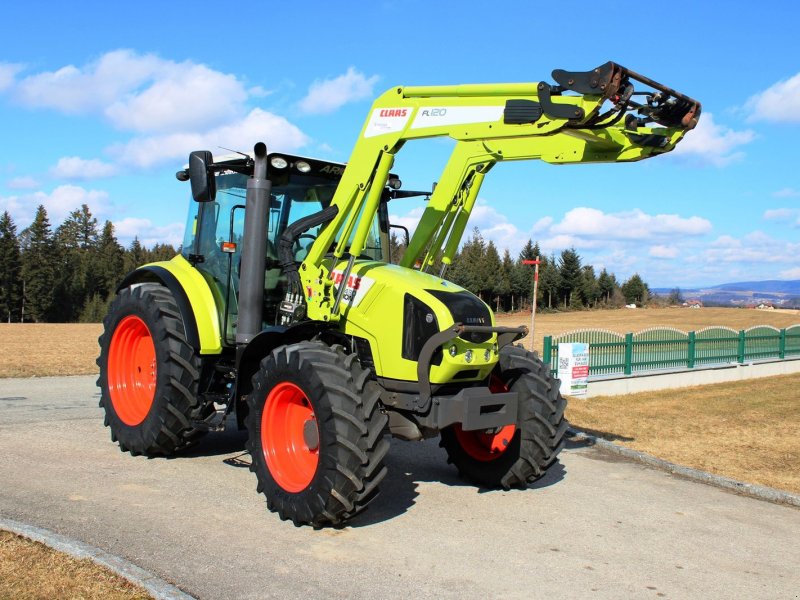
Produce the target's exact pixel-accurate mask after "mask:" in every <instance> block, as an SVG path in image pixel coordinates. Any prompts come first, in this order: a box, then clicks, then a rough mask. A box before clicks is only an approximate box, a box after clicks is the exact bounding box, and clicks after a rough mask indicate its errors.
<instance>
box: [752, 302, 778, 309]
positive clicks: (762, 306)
mask: <svg viewBox="0 0 800 600" xmlns="http://www.w3.org/2000/svg"><path fill="white" fill-rule="evenodd" d="M756 309H757V310H775V305H773V304H772V302H759V303H758V305H757V306H756Z"/></svg>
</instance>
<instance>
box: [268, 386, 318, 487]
mask: <svg viewBox="0 0 800 600" xmlns="http://www.w3.org/2000/svg"><path fill="white" fill-rule="evenodd" d="M319 442H320V439H319V427H318V426H317V418H316V415H315V414H314V408H313V406H312V405H311V403H310V402H309V400H308V398H307V397H306V394H305V392H304V391H303V390H302V389H301V388H300V387H299V386H298V385H296V384H295V383H292V382H290V381H282V382H280V383H278V384H277V385H275V386H274V387H273V388H272V389H271V390H270V391H269V393H268V394H267V398H266V400H265V402H264V408H263V410H262V413H261V448H262V451H263V453H264V460H265V461H266V463H267V468H268V469H269V472H270V474H271V475H272V478H273V479H274V480H275V482H276V483H277V484H278V485H279V486H281V487H282V488H283V489H284V490H286V491H287V492H292V493H298V492H302V491H303V490H304V489H305V488H307V487H308V485H309V484H310V483H311V481H312V480H313V479H314V474H315V473H316V472H317V466H318V465H319Z"/></svg>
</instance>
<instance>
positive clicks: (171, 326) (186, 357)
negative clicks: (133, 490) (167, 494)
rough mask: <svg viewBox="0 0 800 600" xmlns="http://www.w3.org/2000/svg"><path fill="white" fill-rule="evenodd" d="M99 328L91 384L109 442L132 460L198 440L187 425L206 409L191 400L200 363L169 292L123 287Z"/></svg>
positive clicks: (169, 451)
mask: <svg viewBox="0 0 800 600" xmlns="http://www.w3.org/2000/svg"><path fill="white" fill-rule="evenodd" d="M103 325H104V327H105V330H104V332H103V335H101V336H100V339H99V340H98V341H99V343H100V357H99V358H98V359H97V364H98V366H99V367H100V378H99V379H98V380H97V385H98V386H100V406H101V407H102V408H104V409H105V413H106V414H105V425H106V426H108V427H110V428H111V439H112V440H114V441H116V442H119V446H120V448H121V449H122V450H123V451H129V452H130V453H131V454H134V455H137V454H146V455H148V456H154V455H162V456H167V455H170V454H173V453H175V452H177V451H179V450H182V449H183V448H186V447H187V446H189V445H191V444H192V443H193V442H194V441H196V440H197V439H198V438H199V437H200V436H201V435H202V433H201V432H200V431H197V430H196V429H194V428H193V427H192V421H193V420H194V419H200V418H203V417H204V416H205V413H206V412H207V411H206V409H207V408H208V407H206V406H204V405H202V404H201V402H200V399H199V397H198V384H199V380H200V372H201V364H200V358H199V357H198V356H197V354H196V352H195V351H194V349H193V348H192V347H191V346H190V345H189V344H188V343H187V341H186V335H185V333H184V326H183V320H182V318H181V314H180V311H179V310H178V306H177V304H176V303H175V299H174V298H173V297H172V294H171V292H170V291H169V290H168V289H167V288H165V287H163V286H161V285H157V284H152V283H146V284H142V285H139V286H136V287H134V288H125V289H123V290H122V291H121V292H120V293H119V295H118V296H117V298H116V299H115V300H114V302H113V303H112V304H111V307H110V309H109V312H108V315H107V316H106V318H105V319H104V321H103Z"/></svg>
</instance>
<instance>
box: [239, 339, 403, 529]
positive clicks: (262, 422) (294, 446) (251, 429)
mask: <svg viewBox="0 0 800 600" xmlns="http://www.w3.org/2000/svg"><path fill="white" fill-rule="evenodd" d="M369 377H370V372H369V371H368V370H367V369H364V368H362V367H361V365H360V364H359V362H358V359H357V357H356V355H355V354H346V353H345V352H344V349H343V348H342V347H341V346H332V347H331V346H328V345H326V344H324V343H322V342H318V341H307V342H299V343H297V344H291V345H287V346H280V347H279V348H276V349H275V350H273V351H272V352H271V353H270V354H269V356H267V357H266V358H264V360H262V361H261V367H260V370H259V371H258V372H257V373H256V374H255V375H254V376H253V391H252V392H251V393H250V395H249V396H248V399H247V403H248V408H249V411H248V415H247V418H246V425H247V430H248V440H247V449H248V450H249V452H250V455H251V457H252V464H251V466H250V470H251V471H253V472H255V474H256V477H257V478H258V488H257V489H258V492H259V493H263V494H264V495H265V496H266V498H267V507H268V508H269V510H271V511H273V512H276V513H278V515H279V516H280V518H281V519H283V520H291V521H292V522H293V523H294V524H295V525H296V526H298V527H299V526H300V525H312V526H313V527H315V528H320V527H323V526H326V525H337V524H339V523H341V522H342V521H344V520H345V519H348V518H350V517H352V516H353V515H355V514H356V513H358V512H359V511H360V510H361V509H363V508H364V507H365V506H366V505H367V504H368V503H369V502H370V501H371V500H373V499H374V498H375V496H376V495H377V492H378V484H379V483H380V482H381V480H382V479H383V478H384V476H385V475H386V467H385V466H383V459H384V457H385V456H386V453H387V452H388V450H389V442H388V440H387V439H385V436H384V430H385V428H386V424H387V422H388V417H387V416H386V415H385V414H384V413H382V412H381V410H380V406H379V402H378V398H379V396H380V387H379V386H378V384H377V383H375V382H374V381H372V380H370V378H369Z"/></svg>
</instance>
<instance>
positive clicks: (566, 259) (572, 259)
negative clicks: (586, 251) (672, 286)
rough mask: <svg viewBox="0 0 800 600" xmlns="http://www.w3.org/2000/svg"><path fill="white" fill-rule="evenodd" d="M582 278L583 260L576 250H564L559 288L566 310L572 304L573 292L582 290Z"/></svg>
mask: <svg viewBox="0 0 800 600" xmlns="http://www.w3.org/2000/svg"><path fill="white" fill-rule="evenodd" d="M581 276H582V270H581V258H580V256H578V253H577V252H576V251H575V248H569V249H568V250H563V251H562V252H561V258H560V260H559V263H558V288H559V294H560V296H561V298H562V299H563V300H564V307H565V308H566V307H567V306H569V305H570V304H572V294H573V292H575V291H578V290H579V289H580V285H581V279H582V277H581Z"/></svg>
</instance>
